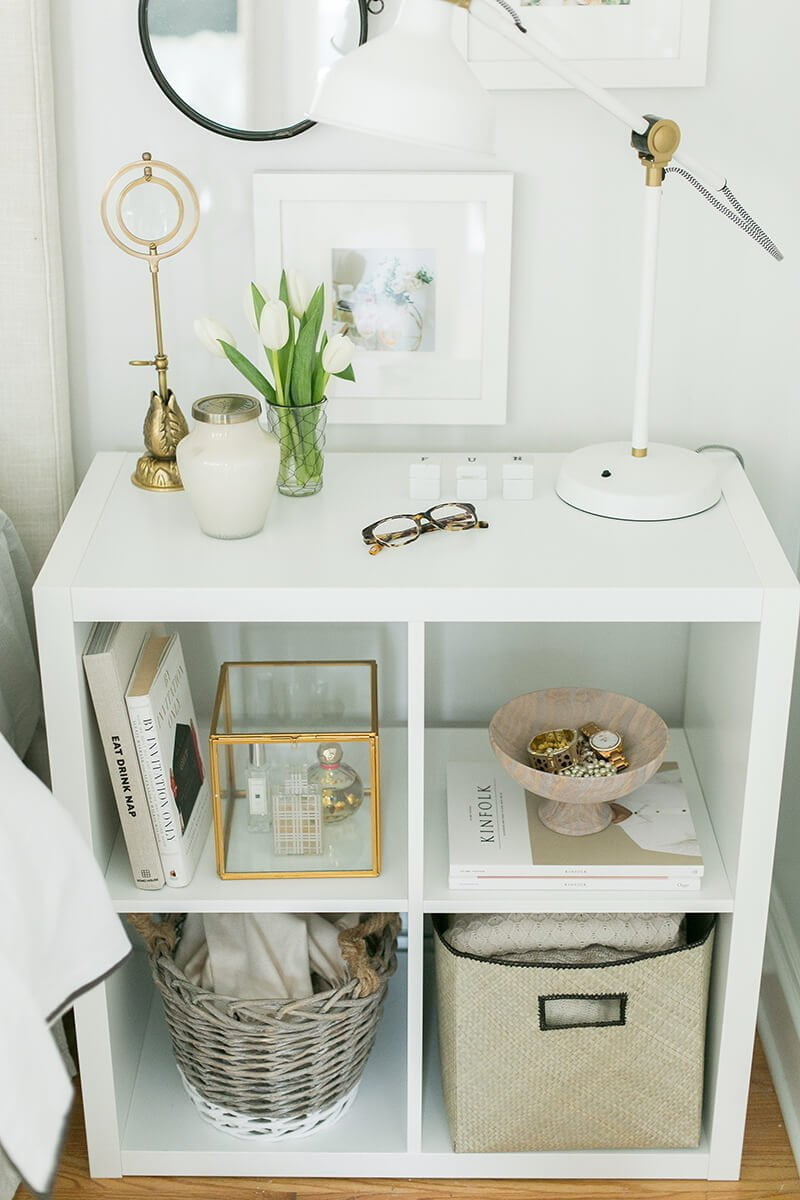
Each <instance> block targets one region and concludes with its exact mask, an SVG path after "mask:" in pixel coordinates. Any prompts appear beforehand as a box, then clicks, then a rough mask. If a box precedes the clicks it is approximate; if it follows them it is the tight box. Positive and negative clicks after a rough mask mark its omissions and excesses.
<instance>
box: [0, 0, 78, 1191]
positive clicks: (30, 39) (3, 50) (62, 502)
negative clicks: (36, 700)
mask: <svg viewBox="0 0 800 1200" xmlns="http://www.w3.org/2000/svg"><path fill="white" fill-rule="evenodd" d="M0 112H2V114H3V116H2V120H3V138H2V142H1V143H0V145H2V154H0V364H2V369H0V510H1V511H2V512H4V513H5V514H7V516H8V518H10V521H11V522H13V526H14V527H15V528H16V530H17V533H18V534H19V536H20V539H21V541H22V544H23V546H24V547H25V550H26V552H27V556H28V558H29V559H30V563H31V565H32V567H33V569H34V571H38V569H39V567H40V566H41V564H42V562H43V561H44V558H45V556H46V554H47V551H48V550H49V548H50V544H51V543H52V541H53V538H54V537H55V535H56V533H57V532H58V528H59V526H60V524H61V521H62V520H63V518H64V515H65V513H66V510H67V508H68V507H69V504H70V501H71V499H72V494H73V469H72V449H71V445H70V422H69V396H68V391H67V352H66V322H65V311H64V284H63V277H62V266H61V242H60V231H59V224H58V192H57V178H56V150H55V121H54V111H53V80H52V65H51V51H50V12H49V6H48V0H2V2H1V3H0ZM6 615H8V614H6ZM54 1036H55V1037H56V1039H57V1040H58V1041H59V1042H60V1044H62V1045H63V1032H62V1030H61V1028H60V1026H59V1027H56V1029H55V1030H54ZM18 1181H19V1177H18V1176H17V1174H16V1172H15V1171H14V1169H13V1167H12V1166H11V1164H10V1163H9V1162H8V1161H7V1159H5V1156H4V1155H3V1154H2V1151H0V1200H10V1197H12V1196H13V1195H14V1192H15V1191H16V1187H17V1183H18Z"/></svg>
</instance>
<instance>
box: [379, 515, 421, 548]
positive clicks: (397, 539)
mask: <svg viewBox="0 0 800 1200" xmlns="http://www.w3.org/2000/svg"><path fill="white" fill-rule="evenodd" d="M372 536H373V537H374V538H375V540H376V542H380V543H381V544H382V545H384V546H404V545H405V544H406V542H413V541H414V540H415V539H416V538H418V537H419V526H418V525H417V523H416V521H415V520H414V519H413V518H412V517H387V519H386V520H385V521H381V522H380V523H379V524H378V525H376V526H375V528H374V529H373V531H372Z"/></svg>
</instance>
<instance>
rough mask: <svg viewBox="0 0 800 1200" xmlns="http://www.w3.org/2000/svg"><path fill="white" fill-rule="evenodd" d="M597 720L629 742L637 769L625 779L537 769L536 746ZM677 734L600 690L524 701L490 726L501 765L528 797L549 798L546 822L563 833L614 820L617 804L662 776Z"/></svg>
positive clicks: (641, 708)
mask: <svg viewBox="0 0 800 1200" xmlns="http://www.w3.org/2000/svg"><path fill="white" fill-rule="evenodd" d="M590 721H594V722H595V724H597V725H599V726H600V728H601V729H612V730H614V731H615V732H617V733H619V734H621V736H622V746H623V750H624V752H625V757H626V758H627V759H628V761H629V763H630V766H629V767H628V768H627V769H626V770H624V771H621V772H620V773H619V774H617V775H606V776H595V777H594V778H588V779H580V778H576V777H574V776H570V775H551V774H549V773H548V772H546V771H537V770H536V769H535V768H534V767H532V766H530V765H529V759H528V745H529V743H530V741H531V738H533V737H535V736H536V734H537V733H542V732H543V731H545V730H548V729H578V730H579V729H580V727H581V726H582V725H586V724H587V723H588V722H590ZM668 740H669V732H668V730H667V727H666V725H665V724H664V722H663V721H662V720H661V717H660V716H659V715H658V713H656V712H654V711H653V709H652V708H648V707H647V705H646V704H640V703H639V701H638V700H632V699H631V698H630V697H629V696H618V695H617V694H616V693H615V692H602V691H598V690H597V689H595V688H546V689H545V690H544V691H541V692H528V693H526V695H524V696H517V697H516V699H515V700H509V701H508V702H507V703H506V704H504V705H503V707H502V708H499V709H498V710H497V712H496V713H495V714H494V716H493V717H492V719H491V721H490V722H489V741H490V742H491V744H492V749H493V750H494V752H495V754H496V756H497V759H498V761H499V762H500V763H501V764H502V766H503V767H504V768H505V770H506V771H508V773H509V775H510V776H511V778H512V779H514V780H516V782H517V783H521V784H522V786H523V787H524V788H525V790H526V791H528V792H534V793H535V794H536V795H537V796H542V797H545V800H544V803H543V804H541V805H540V807H539V819H540V820H541V821H542V823H543V824H545V825H547V827H548V828H549V829H554V830H555V831H556V832H557V833H566V834H572V835H582V834H586V833H599V831H600V830H601V829H605V828H606V826H607V825H610V824H611V821H612V820H613V817H614V812H613V809H612V808H611V807H610V802H611V801H613V800H620V799H622V797H623V796H629V795H630V794H631V792H635V791H636V789H637V788H638V787H641V786H642V784H643V783H646V782H647V780H648V779H649V778H650V776H651V775H654V774H655V772H656V771H657V770H658V768H659V766H660V765H661V762H662V760H663V758H664V754H665V753H666V749H667V742H668Z"/></svg>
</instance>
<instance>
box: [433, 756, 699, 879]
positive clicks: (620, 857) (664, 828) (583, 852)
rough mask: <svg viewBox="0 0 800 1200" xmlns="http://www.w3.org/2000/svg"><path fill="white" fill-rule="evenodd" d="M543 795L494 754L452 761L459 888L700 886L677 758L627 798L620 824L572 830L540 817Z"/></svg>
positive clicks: (450, 802)
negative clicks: (552, 825) (530, 789)
mask: <svg viewBox="0 0 800 1200" xmlns="http://www.w3.org/2000/svg"><path fill="white" fill-rule="evenodd" d="M540 803H541V797H539V796H534V795H532V794H531V793H529V792H526V791H525V790H524V789H523V788H522V787H521V786H520V785H519V784H518V783H515V782H514V781H513V780H512V779H511V778H510V777H509V776H508V775H506V773H505V772H504V771H503V770H502V768H501V767H500V766H499V765H498V764H497V763H493V762H491V761H486V762H457V763H449V764H448V767H447V821H448V836H449V844H450V877H449V886H450V887H451V888H459V889H461V888H472V889H480V888H486V889H490V890H492V891H503V890H518V889H540V888H550V889H554V888H563V889H567V890H571V891H575V890H580V889H585V890H587V891H588V890H590V889H591V890H607V891H622V890H628V889H631V890H637V891H653V890H655V891H662V890H675V891H696V890H698V889H699V888H700V884H701V879H702V875H703V858H702V854H701V851H700V846H699V844H698V842H697V837H696V834H695V829H694V823H693V821H692V814H691V809H690V807H689V801H688V797H687V795H686V788H685V787H684V784H683V782H682V780H681V776H680V769H679V767H678V764H677V763H675V762H665V763H663V764H662V765H661V767H660V769H659V770H658V771H657V772H656V774H655V775H654V776H653V778H652V779H651V780H650V781H649V782H648V783H646V784H644V785H643V786H642V787H640V788H637V789H636V791H635V792H633V793H632V794H631V795H630V796H626V797H625V798H624V800H622V801H620V806H619V808H617V809H616V819H615V823H613V824H611V825H609V826H608V827H607V828H606V829H603V830H601V831H600V832H599V833H591V834H588V835H586V836H584V837H570V836H568V835H565V834H563V833H555V832H554V831H553V830H552V829H548V828H547V826H546V825H543V824H542V822H541V821H540V819H539V813H538V809H539V805H540Z"/></svg>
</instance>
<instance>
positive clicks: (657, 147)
mask: <svg viewBox="0 0 800 1200" xmlns="http://www.w3.org/2000/svg"><path fill="white" fill-rule="evenodd" d="M644 119H645V121H647V129H646V130H645V131H644V133H637V132H636V131H635V130H634V132H633V133H632V134H631V145H632V146H633V148H634V150H635V151H636V152H637V153H638V155H639V161H640V162H641V163H642V165H643V166H644V175H645V179H644V181H645V186H646V187H661V184H662V183H663V182H664V168H665V167H667V166H668V165H669V164H670V162H671V161H672V157H673V155H674V154H675V151H676V150H677V149H678V146H679V145H680V144H681V131H680V128H679V127H678V125H677V123H676V122H675V121H671V120H669V118H667V117H656V116H654V115H653V114H652V113H645V117H644Z"/></svg>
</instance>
